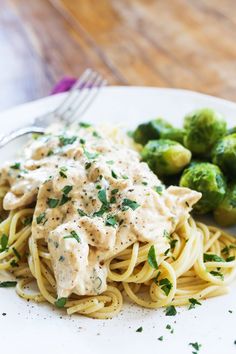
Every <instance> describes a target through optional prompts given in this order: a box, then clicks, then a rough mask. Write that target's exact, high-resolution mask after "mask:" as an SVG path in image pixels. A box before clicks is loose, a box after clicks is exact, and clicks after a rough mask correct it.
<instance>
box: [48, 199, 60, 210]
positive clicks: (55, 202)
mask: <svg viewBox="0 0 236 354" xmlns="http://www.w3.org/2000/svg"><path fill="white" fill-rule="evenodd" d="M58 203H59V199H53V198H48V200H47V204H48V206H49V208H52V209H53V208H56V207H57V206H58Z"/></svg>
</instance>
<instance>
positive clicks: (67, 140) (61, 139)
mask: <svg viewBox="0 0 236 354" xmlns="http://www.w3.org/2000/svg"><path fill="white" fill-rule="evenodd" d="M76 139H77V136H71V137H70V138H69V137H65V136H63V135H60V136H59V142H60V146H65V145H71V144H73V143H74V142H75V140H76Z"/></svg>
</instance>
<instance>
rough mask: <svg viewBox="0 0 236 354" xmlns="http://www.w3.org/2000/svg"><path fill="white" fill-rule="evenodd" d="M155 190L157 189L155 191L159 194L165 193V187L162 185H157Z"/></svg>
mask: <svg viewBox="0 0 236 354" xmlns="http://www.w3.org/2000/svg"><path fill="white" fill-rule="evenodd" d="M154 190H155V192H157V193H158V194H160V195H161V194H162V193H163V190H164V187H163V186H162V185H160V186H156V187H154Z"/></svg>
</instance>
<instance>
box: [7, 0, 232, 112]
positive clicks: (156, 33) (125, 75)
mask: <svg viewBox="0 0 236 354" xmlns="http://www.w3.org/2000/svg"><path fill="white" fill-rule="evenodd" d="M235 39H236V1H235V0H32V1H29V0H0V48H1V50H0V54H1V55H0V67H1V75H0V84H1V86H0V87H1V89H0V109H4V108H7V107H11V106H13V105H15V104H18V103H23V102H26V101H30V100H33V99H36V98H39V97H43V96H46V95H48V94H49V93H50V91H51V88H52V87H53V85H54V84H55V83H56V82H57V81H58V80H59V79H61V78H62V77H63V76H65V75H66V76H75V77H78V76H79V75H80V73H81V72H82V71H83V70H84V69H85V68H86V67H92V68H94V69H95V70H97V71H99V72H101V73H102V74H103V75H104V76H105V77H106V78H107V80H108V81H109V83H110V84H111V85H151V86H159V87H179V88H186V89H190V90H196V91H200V92H205V93H209V94H212V95H216V96H220V97H224V98H227V99H231V100H236V41H235Z"/></svg>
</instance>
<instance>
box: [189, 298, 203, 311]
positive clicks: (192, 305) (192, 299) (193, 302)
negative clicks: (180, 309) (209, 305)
mask: <svg viewBox="0 0 236 354" xmlns="http://www.w3.org/2000/svg"><path fill="white" fill-rule="evenodd" d="M188 301H189V302H190V306H189V308H188V309H189V310H191V309H194V308H195V306H196V305H201V303H200V302H199V301H197V299H194V298H193V297H192V298H190V299H188Z"/></svg>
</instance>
